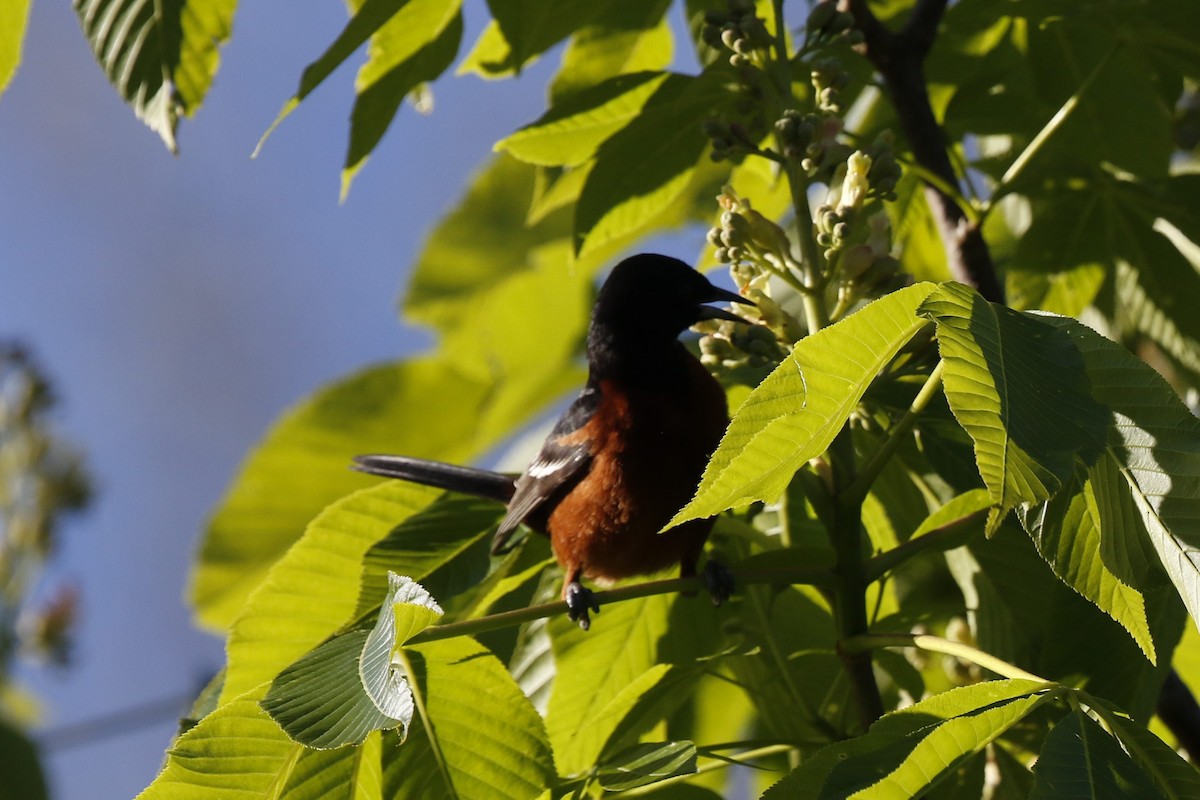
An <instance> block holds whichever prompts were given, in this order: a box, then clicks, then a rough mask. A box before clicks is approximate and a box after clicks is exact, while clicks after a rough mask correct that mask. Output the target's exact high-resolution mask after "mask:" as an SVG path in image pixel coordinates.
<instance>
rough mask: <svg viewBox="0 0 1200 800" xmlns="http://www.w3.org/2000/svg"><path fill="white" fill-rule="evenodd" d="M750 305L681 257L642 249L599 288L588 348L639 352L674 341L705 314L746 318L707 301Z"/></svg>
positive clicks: (594, 351) (591, 352) (594, 354)
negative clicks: (710, 304)
mask: <svg viewBox="0 0 1200 800" xmlns="http://www.w3.org/2000/svg"><path fill="white" fill-rule="evenodd" d="M720 301H725V302H733V303H746V304H750V305H752V304H751V303H750V301H749V300H746V299H745V298H743V297H741V296H740V295H738V294H736V293H734V292H730V291H727V290H725V289H721V288H719V287H716V286H713V285H712V284H711V283H709V281H708V279H707V278H705V277H704V276H703V275H701V274H700V273H699V272H697V271H696V270H694V269H692V268H691V267H689V266H688V265H687V264H685V263H683V262H682V261H680V260H679V259H677V258H671V257H670V256H662V255H656V254H652V253H642V254H640V255H636V256H631V257H629V258H627V259H625V260H624V261H622V262H621V263H620V264H617V266H616V267H614V268H613V271H612V273H611V274H610V275H609V276H608V279H607V280H606V281H605V282H604V285H603V286H602V287H600V294H599V296H598V297H597V298H596V307H595V309H594V310H593V312H592V327H591V330H590V332H589V334H588V353H589V356H590V357H591V358H592V360H593V361H595V359H596V357H597V356H600V355H602V354H601V353H600V352H599V349H601V348H602V349H603V350H617V351H623V352H630V353H633V352H636V351H640V350H644V349H646V348H651V349H653V348H655V347H659V346H665V345H669V344H671V343H672V342H674V340H675V339H676V338H677V337H678V336H679V334H680V333H682V332H683V331H684V330H686V329H687V328H688V327H690V326H691V325H694V324H695V323H697V322H699V321H700V320H703V319H732V320H740V319H741V318H740V317H738V316H736V315H734V314H732V313H730V312H728V311H725V310H723V309H719V308H712V307H711V306H707V305H705V304H706V303H715V302H720Z"/></svg>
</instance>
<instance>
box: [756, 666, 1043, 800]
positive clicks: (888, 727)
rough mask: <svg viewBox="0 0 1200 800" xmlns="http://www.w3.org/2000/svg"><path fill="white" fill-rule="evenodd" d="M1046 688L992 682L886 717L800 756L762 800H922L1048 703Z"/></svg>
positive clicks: (1020, 683)
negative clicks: (851, 799)
mask: <svg viewBox="0 0 1200 800" xmlns="http://www.w3.org/2000/svg"><path fill="white" fill-rule="evenodd" d="M1044 689H1045V686H1044V685H1043V684H1039V683H1035V682H1033V681H989V682H986V683H979V684H974V685H972V686H965V687H961V688H958V689H952V690H950V691H948V692H943V693H942V694H939V695H935V696H933V697H931V698H929V699H927V700H923V701H921V702H920V703H917V704H915V705H912V706H909V707H908V708H905V709H903V710H901V711H894V712H891V713H890V714H886V715H884V716H883V717H882V718H881V719H880V720H879V721H878V722H876V723H875V724H874V725H873V726H872V727H871V729H870V731H869V732H867V733H866V734H865V735H863V736H859V737H857V738H854V739H849V740H847V741H843V742H836V743H834V744H832V745H829V746H828V747H825V748H823V749H822V750H819V751H817V752H816V753H815V754H814V755H812V756H810V757H809V758H807V759H805V760H804V761H803V762H802V763H801V764H800V766H799V767H798V768H796V769H795V770H793V771H792V772H791V773H789V774H788V775H787V777H785V778H784V779H783V780H781V781H779V782H778V783H776V784H775V785H774V786H772V787H771V789H770V790H769V791H768V792H767V793H766V794H764V795H763V800H782V798H798V799H800V800H804V799H808V800H817V798H831V799H832V798H845V797H851V796H855V797H859V796H862V797H897V798H899V797H917V796H922V794H923V792H922V791H921V790H922V789H925V788H928V787H932V786H933V785H936V783H937V782H938V780H939V779H940V778H942V777H943V776H946V775H948V774H949V773H950V771H951V770H952V769H953V768H954V767H956V766H958V765H959V764H961V763H963V761H965V760H966V759H967V758H969V757H970V756H972V755H974V754H975V753H978V752H979V751H980V750H982V749H983V748H984V747H985V746H986V745H987V743H988V742H991V741H993V740H995V739H996V737H998V736H1000V735H1001V734H1003V733H1004V732H1005V731H1007V730H1009V729H1010V728H1011V727H1012V726H1013V725H1015V724H1017V723H1019V722H1020V721H1021V720H1022V719H1023V718H1025V717H1026V716H1028V715H1029V713H1030V712H1032V711H1033V710H1034V709H1035V708H1037V707H1038V706H1039V705H1041V704H1042V703H1044V702H1046V700H1047V699H1048V698H1049V697H1050V696H1051V695H1050V694H1049V693H1046V692H1044V691H1043V690H1044ZM860 790H861V791H860ZM856 792H857V794H855V793H856Z"/></svg>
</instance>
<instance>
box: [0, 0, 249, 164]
mask: <svg viewBox="0 0 1200 800" xmlns="http://www.w3.org/2000/svg"><path fill="white" fill-rule="evenodd" d="M18 5H21V4H20V3H19V4H18ZM73 5H74V6H75V13H76V15H77V16H78V17H79V23H80V24H81V25H82V26H83V34H84V36H85V37H87V40H88V44H90V45H91V48H92V52H93V53H94V54H95V55H96V58H97V59H98V60H99V62H100V66H101V68H102V69H103V70H104V74H105V75H107V76H108V79H109V81H110V82H111V83H112V84H113V86H115V87H116V89H117V91H118V92H120V93H121V96H122V97H123V98H125V102H127V103H129V105H130V106H132V108H133V112H134V113H135V114H137V116H138V119H140V120H142V122H144V123H146V125H147V127H149V128H150V129H151V130H152V131H154V132H155V133H157V134H158V135H159V136H160V137H162V140H163V143H164V144H166V146H167V148H168V149H169V150H171V152H175V151H176V149H177V147H176V142H175V132H176V128H177V127H178V125H179V119H180V117H184V116H191V115H192V114H194V113H195V112H196V109H197V108H199V107H200V103H201V102H203V100H204V97H205V95H206V94H208V87H209V86H210V85H211V84H212V80H213V76H214V75H216V73H217V61H218V58H217V48H218V47H219V46H220V45H221V44H223V43H224V42H225V40H226V39H228V38H229V33H230V29H231V27H232V25H233V12H234V9H235V8H236V7H237V0H179V1H178V2H174V3H146V2H142V0H74V3H73ZM4 13H5V14H6V15H7V14H9V12H8V11H5V12H4ZM3 51H4V48H3V47H0V52H3ZM14 66H15V62H14ZM2 75H3V70H2V69H0V76H2ZM2 86H3V80H0V88H2Z"/></svg>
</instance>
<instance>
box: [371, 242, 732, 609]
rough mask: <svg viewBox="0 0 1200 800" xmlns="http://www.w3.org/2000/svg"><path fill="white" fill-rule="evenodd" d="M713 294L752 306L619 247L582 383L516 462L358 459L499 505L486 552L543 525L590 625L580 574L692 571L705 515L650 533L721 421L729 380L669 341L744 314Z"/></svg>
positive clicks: (658, 258)
mask: <svg viewBox="0 0 1200 800" xmlns="http://www.w3.org/2000/svg"><path fill="white" fill-rule="evenodd" d="M722 300H726V301H732V302H735V303H746V304H751V303H750V301H749V300H746V299H744V298H742V297H741V296H740V295H738V294H736V293H734V292H730V291H726V290H724V289H720V288H717V287H716V286H713V285H712V284H711V283H709V281H708V279H707V278H705V277H704V276H703V275H701V274H700V273H699V272H696V271H695V270H694V269H692V268H691V267H689V266H688V265H687V264H684V263H683V262H682V261H680V260H678V259H675V258H670V257H668V256H662V255H653V254H642V255H636V256H632V257H631V258H627V259H625V260H624V261H622V262H621V263H620V264H618V265H617V266H616V267H614V268H613V270H612V273H611V274H610V275H609V277H608V279H607V280H606V281H605V282H604V285H603V286H602V287H601V288H600V292H599V294H598V296H597V298H596V305H595V308H594V309H593V312H592V319H591V325H590V327H589V329H588V337H587V359H588V380H587V385H586V386H585V387H584V389H583V391H582V392H581V393H580V395H579V397H577V398H576V399H575V401H574V402H573V403H571V405H570V407H568V408H567V410H566V412H565V413H564V414H563V415H562V417H561V418H560V419H559V420H558V423H557V424H556V425H555V426H554V429H553V430H552V431H551V432H550V435H549V436H548V437H547V439H546V441H545V442H544V443H543V444H542V447H541V449H540V450H539V451H538V453H537V455H536V456H534V458H533V461H532V462H531V463H530V464H529V466H528V467H527V468H526V469H525V472H524V473H522V474H521V475H520V476H517V477H515V478H514V476H512V475H505V474H502V473H497V472H491V471H488V470H481V469H474V468H471V467H462V466H457V465H453V464H443V463H441V462H436V461H427V460H424V459H417V458H409V457H406V456H390V455H363V456H358V457H356V458H355V460H354V467H355V468H356V469H358V470H361V471H362V472H368V473H371V474H374V475H382V476H386V477H391V478H400V479H403V480H408V481H413V482H416V483H422V484H426V485H430V486H436V487H439V488H442V489H449V490H451V491H456V492H464V493H467V494H473V495H477V496H482V497H489V498H494V499H496V500H499V501H501V502H504V503H507V504H508V513H507V514H505V516H504V519H503V520H502V521H501V522H500V526H499V527H498V528H497V530H496V534H495V537H494V539H493V540H492V554H493V555H496V554H498V553H502V552H505V551H506V549H508V543H509V539H510V538H511V537H512V535H513V533H514V532H515V530H516V528H517V526H518V525H519V524H521V523H522V522H524V523H525V524H526V525H528V526H529V527H530V528H532V529H533V530H535V531H538V532H540V533H543V534H548V535H549V536H550V544H551V547H552V548H553V550H554V555H555V557H556V558H557V559H558V563H559V564H561V565H562V568H563V570H564V571H565V573H566V581H565V585H564V587H563V599H564V600H566V602H567V606H568V609H569V612H568V613H569V616H570V617H571V619H573V620H576V621H577V622H579V624H580V626H581V627H582V628H584V629H585V630H586V629H587V628H588V626H589V623H590V621H589V618H588V610H589V608H590V609H592V610H596V611H598V610H599V608H598V607H597V606H596V603H595V600H594V599H593V598H592V595H591V592H590V591H588V590H587V589H585V588H584V587H583V586H582V585H581V584H580V582H579V581H580V578H581V577H588V578H593V579H599V580H601V581H609V580H616V579H618V578H624V577H628V576H631V575H643V574H648V573H652V572H658V571H659V570H662V569H665V568H666V567H668V566H671V565H672V564H674V563H678V564H679V566H680V575H681V576H691V575H695V574H696V563H697V561H698V559H699V557H700V553H701V550H702V549H703V547H704V541H705V539H707V538H708V534H709V531H710V530H712V526H713V520H712V519H699V520H692V521H690V522H685V523H684V524H682V525H679V526H677V527H674V528H671V529H670V530H668V531H665V532H663V533H661V534H660V533H659V530H660V529H661V528H662V527H663V526H664V525H665V524H666V523H667V522H668V521H669V520H670V519H671V517H672V516H673V515H674V514H675V512H677V511H678V510H679V509H680V508H682V507H683V506H684V504H685V503H687V501H688V500H690V499H691V497H692V494H693V493H694V492H695V490H696V486H697V484H698V483H699V481H700V475H701V474H702V473H703V471H704V467H705V464H706V463H707V462H708V459H709V456H711V455H712V452H713V450H714V449H716V446H717V444H718V442H719V441H720V439H721V436H722V435H723V434H724V432H725V428H726V426H727V425H728V424H729V414H728V409H727V406H726V402H725V392H724V390H722V388H721V386H720V385H719V384H718V383H717V381H716V380H715V379H714V378H713V377H712V376H711V375H710V374H709V373H708V371H707V370H706V369H705V368H704V367H703V366H702V365H701V364H700V362H699V361H698V360H697V359H696V358H695V357H694V356H692V355H691V353H689V352H688V351H687V350H686V349H685V348H684V346H683V345H682V344H681V343H680V342H679V341H678V336H679V334H680V333H682V332H683V331H684V330H685V329H686V328H688V327H689V326H690V325H693V324H695V323H696V322H698V321H700V320H705V319H729V320H734V321H737V322H743V321H744V320H742V318H741V317H738V316H736V315H735V314H732V313H731V312H729V311H725V310H723V309H719V308H711V307H709V306H706V305H704V304H705V303H712V302H717V301H722Z"/></svg>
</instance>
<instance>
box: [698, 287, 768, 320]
mask: <svg viewBox="0 0 1200 800" xmlns="http://www.w3.org/2000/svg"><path fill="white" fill-rule="evenodd" d="M720 300H726V301H728V302H730V303H741V304H742V305H746V306H752V305H754V303H753V302H752V301H750V300H747V299H746V298H744V297H742V296H741V295H740V294H738V293H737V292H731V291H728V290H726V289H720V288H718V287H716V286H714V287H713V291H712V295H711V296H710V297H707V298H705V300H704V302H706V303H716V302H718V301H720ZM699 312H700V313H699V315H698V317H697V318H698V319H701V320H705V319H727V320H729V321H730V322H746V320H745V319H743V318H742V317H739V316H738V315H737V314H734V313H733V312H732V311H726V310H725V309H723V308H713V307H712V306H700V308H699Z"/></svg>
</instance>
